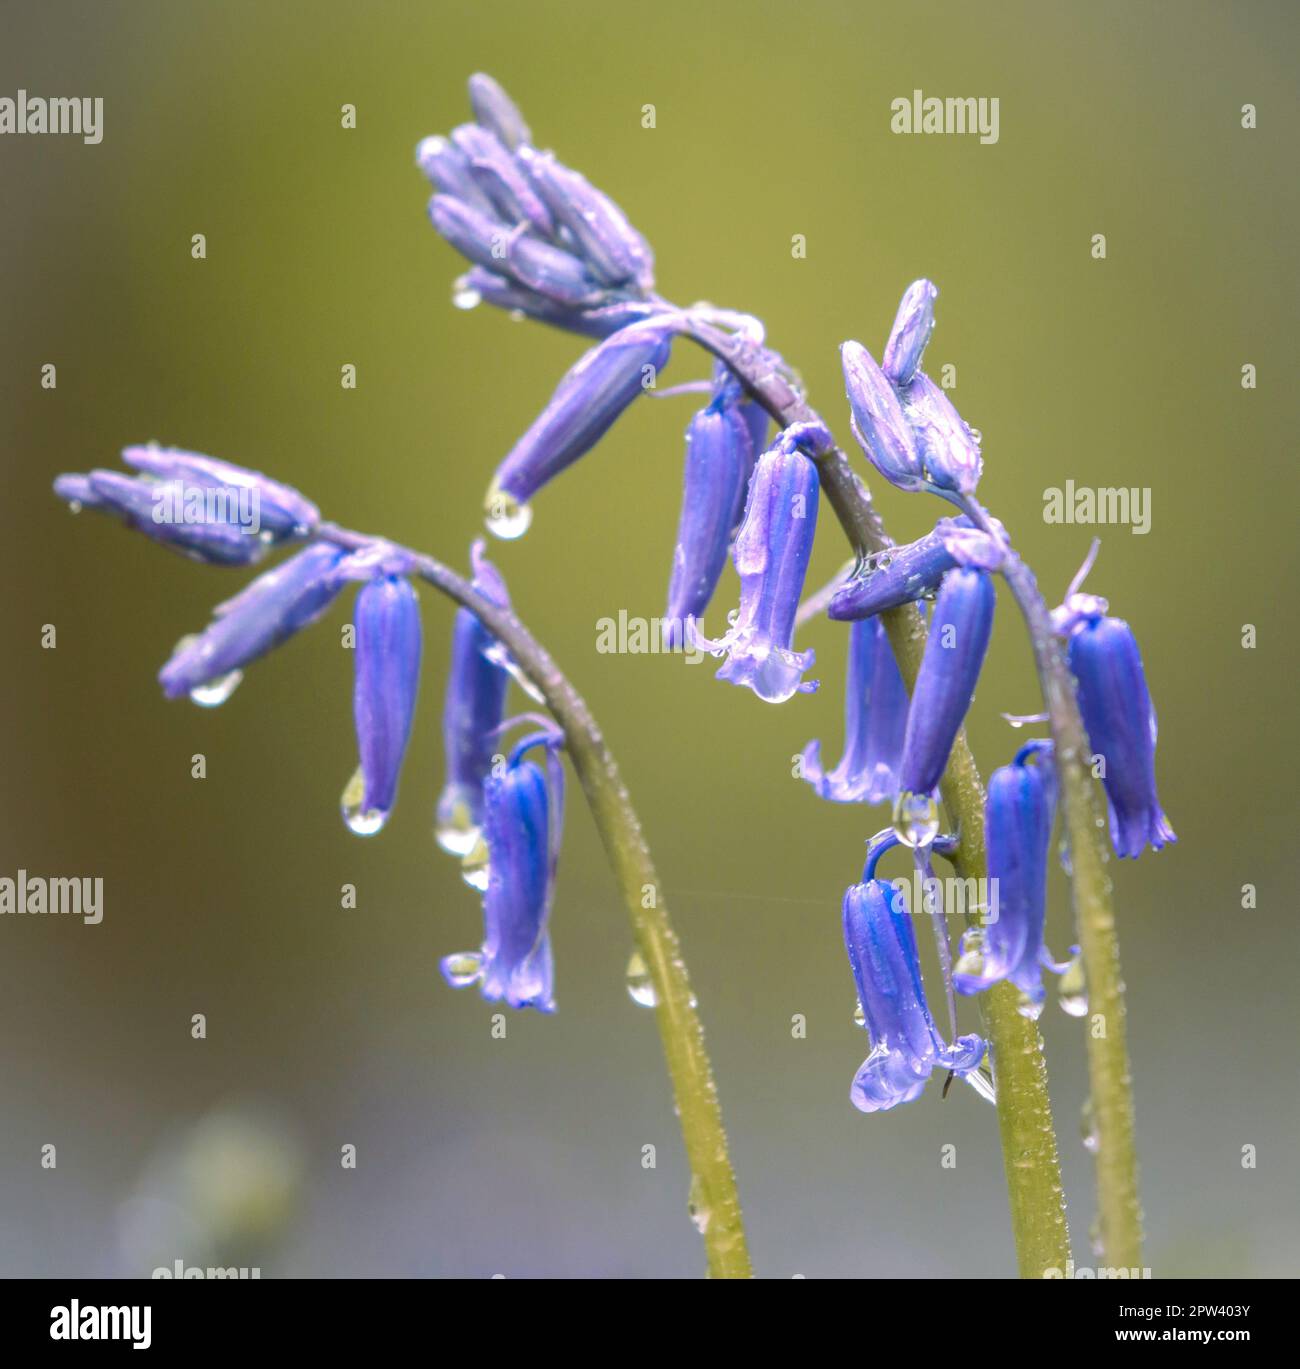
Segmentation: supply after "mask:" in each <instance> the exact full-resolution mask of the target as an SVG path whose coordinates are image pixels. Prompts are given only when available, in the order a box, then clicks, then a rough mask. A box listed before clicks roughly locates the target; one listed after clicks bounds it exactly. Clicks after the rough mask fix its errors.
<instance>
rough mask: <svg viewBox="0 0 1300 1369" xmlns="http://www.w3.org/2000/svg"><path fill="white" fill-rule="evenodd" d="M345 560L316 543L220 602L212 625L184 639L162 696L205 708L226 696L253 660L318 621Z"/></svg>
mask: <svg viewBox="0 0 1300 1369" xmlns="http://www.w3.org/2000/svg"><path fill="white" fill-rule="evenodd" d="M343 559H344V554H343V552H342V551H341V550H340V549H339V548H338V547H334V546H330V545H329V544H327V543H315V544H313V545H311V546H309V547H305V548H304V549H303V550H302V551H300V552H299V553H298V554H297V555H296V556H291V557H290V558H289V559H288V560H287V561H283V562H281V564H280V565H278V566H276V567H275V569H274V570H269V571H267V572H266V573H265V574H263V575H259V576H258V577H257V579H256V580H254V581H253V582H252V584H250V585H248V586H247V587H246V588H245V589H243V590H241V591H240V593H238V594H237V595H235V597H234V598H233V599H228V600H227V601H226V602H225V603H224V604H218V605H217V607H216V608H215V609H214V610H213V621H212V623H211V624H210V625H209V626H208V627H207V628H206V629H205V630H204V631H203V632H201V633H199V634H198V635H197V636H192V637H185V638H183V639H182V640H181V641H180V643H179V644H178V645H177V647H176V651H175V653H174V655H173V656H172V658H171V660H169V661H168V662H167V664H166V665H165V666H163V668H162V670H161V671H159V673H158V679H159V681H160V683H161V684H162V687H163V693H164V694H165V695H166V696H167V697H168V698H169V699H178V698H181V697H183V696H184V695H186V694H189V695H190V696H191V697H192V698H194V700H195V702H196V703H203V704H214V703H221V702H222V701H223V700H224V699H226V698H228V697H229V695H230V693H231V692H232V691H233V690H234V688H235V686H236V685H237V684H238V683H239V680H240V678H241V672H242V671H243V668H244V667H245V666H246V665H248V664H249V662H250V661H253V660H256V659H257V657H259V656H264V655H265V654H266V653H267V652H268V651H271V650H273V649H274V648H275V647H277V646H279V645H280V644H281V643H282V642H285V641H287V640H288V639H289V638H290V637H292V636H293V635H294V633H296V632H299V631H300V630H301V629H302V628H304V627H306V626H307V625H308V624H309V623H313V622H315V620H316V619H317V618H319V617H320V615H321V614H322V613H324V612H325V610H326V609H327V608H328V607H329V606H330V604H331V603H333V601H334V599H335V597H336V596H337V594H338V593H339V591H340V590H341V589H342V588H343V585H344V583H345V580H344V578H343V577H342V576H341V575H340V574H339V567H340V565H341V563H342V561H343Z"/></svg>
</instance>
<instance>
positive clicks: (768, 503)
mask: <svg viewBox="0 0 1300 1369" xmlns="http://www.w3.org/2000/svg"><path fill="white" fill-rule="evenodd" d="M823 434H824V429H821V428H817V429H815V430H814V429H812V428H810V427H809V426H808V425H795V426H794V427H792V428H787V429H785V430H784V431H783V432H782V433H780V434H779V435H778V436H777V439H776V443H775V445H774V446H773V447H772V448H771V449H770V450H768V451H766V452H764V453H763V455H762V456H760V457H759V459H758V464H757V465H756V466H755V468H754V475H753V478H752V479H751V480H750V482H749V495H748V498H747V500H746V503H745V519H744V522H743V523H742V524H741V527H740V532H739V533H738V534H737V535H736V544H735V549H734V552H733V557H734V560H735V564H736V571H737V573H738V574H739V576H740V609H739V611H738V612H737V614H736V616H735V620H734V622H733V624H732V627H731V630H730V631H729V632H727V633H726V635H725V636H723V637H722V638H720V639H719V640H717V641H709V640H708V639H706V638H704V637H702V636H700V635H699V634H698V633H696V634H694V638H695V640H696V641H697V642H698V644H699V645H700V646H702V647H703V648H704V649H705V650H706V651H711V652H712V653H713V654H714V655H715V656H720V655H722V654H723V653H726V655H727V660H726V661H725V662H724V663H723V665H722V666H721V667H720V668H719V670H718V672H717V678H718V679H719V680H727V681H729V682H730V683H731V684H735V685H744V686H746V687H747V688H749V689H752V690H753V691H754V693H755V694H757V695H758V697H759V698H760V699H763V700H765V701H766V702H767V703H784V702H785V700H786V699H789V698H791V697H792V696H793V695H794V694H795V693H811V692H812V691H813V690H814V689H816V688H817V683H816V681H804V680H803V674H804V672H805V671H806V670H808V669H810V668H811V666H812V664H813V661H814V660H815V659H816V656H815V653H814V652H813V651H812V650H811V649H809V650H808V651H804V652H797V651H795V650H794V647H793V638H794V623H795V614H796V613H797V611H798V608H799V598H800V595H801V594H802V592H803V584H804V576H805V574H806V573H807V570H808V559H809V557H810V556H811V555H812V546H813V538H814V535H815V533H816V529H817V499H818V485H817V467H816V466H815V465H814V464H813V462H812V460H811V459H810V458H809V457H807V456H805V455H804V453H803V452H802V451H801V450H800V444H801V443H812V442H816V441H819V440H820V439H821V437H822V435H823Z"/></svg>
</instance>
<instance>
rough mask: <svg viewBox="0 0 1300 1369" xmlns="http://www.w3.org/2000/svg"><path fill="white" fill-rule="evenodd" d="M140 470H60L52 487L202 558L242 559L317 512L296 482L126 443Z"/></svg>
mask: <svg viewBox="0 0 1300 1369" xmlns="http://www.w3.org/2000/svg"><path fill="white" fill-rule="evenodd" d="M122 457H123V459H124V460H125V461H126V463H127V464H128V465H130V466H134V467H135V468H136V469H137V470H139V471H141V472H142V474H141V475H139V476H129V475H123V474H122V473H121V472H120V471H105V470H96V471H91V472H90V473H89V474H88V475H61V476H59V477H58V479H57V480H55V482H54V492H55V494H57V495H58V496H59V498H60V499H65V500H67V501H68V503H69V504H71V505H72V507H73V509H74V510H76V509H80V508H92V509H98V510H100V511H101V512H104V513H113V514H116V515H117V516H118V517H120V518H121V519H123V520H124V521H125V522H126V524H127V526H128V527H131V528H134V529H135V530H136V531H138V532H142V533H144V534H145V536H147V537H150V538H152V539H153V540H154V541H155V542H158V543H160V544H161V545H163V546H166V547H169V548H171V549H172V550H173V551H178V552H180V553H182V554H183V555H185V556H189V557H192V558H193V559H195V560H199V561H206V562H208V563H209V564H210V565H226V566H246V565H251V564H252V563H253V562H255V561H258V560H260V559H261V558H262V556H263V555H265V553H266V551H267V548H268V547H270V546H272V545H275V544H277V543H283V542H290V541H297V540H300V539H301V538H303V537H306V536H308V534H309V533H310V532H311V531H312V529H313V528H314V527H315V526H316V524H317V523H318V522H319V519H320V513H319V511H318V510H317V508H316V506H315V505H314V504H313V503H311V502H310V501H309V500H307V499H304V498H303V496H302V495H301V494H299V493H298V491H297V490H295V489H291V488H290V487H289V486H288V485H283V484H281V483H280V482H279V481H277V480H271V479H269V478H268V477H267V476H264V475H262V474H261V473H260V472H258V471H250V470H246V469H245V468H244V467H243V466H235V465H232V464H231V463H230V462H228V461H218V460H217V459H216V458H215V457H211V456H199V455H198V454H197V453H194V452H183V451H178V450H176V449H174V448H165V447H158V446H154V445H150V446H139V447H127V448H126V450H125V451H124V452H123V453H122Z"/></svg>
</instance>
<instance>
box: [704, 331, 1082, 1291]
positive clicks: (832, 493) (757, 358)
mask: <svg viewBox="0 0 1300 1369" xmlns="http://www.w3.org/2000/svg"><path fill="white" fill-rule="evenodd" d="M689 331H690V336H691V337H692V338H693V339H694V340H695V341H696V342H698V343H699V344H700V346H702V347H704V348H705V349H706V350H707V351H709V352H711V353H713V355H715V356H717V357H718V358H719V359H720V360H722V361H724V362H726V364H727V365H728V366H730V367H731V369H732V371H733V372H734V373H735V374H736V376H737V377H738V378H739V380H740V382H741V384H743V385H744V387H745V389H746V390H747V391H748V392H749V393H750V394H751V395H753V397H754V398H755V399H756V400H758V402H759V403H760V404H762V405H763V407H764V408H765V409H766V410H767V412H768V413H769V414H771V416H772V417H773V418H774V419H775V420H776V422H777V423H778V424H779V425H780V426H781V427H788V426H790V425H791V424H794V423H810V424H821V422H822V420H821V419H820V418H819V416H818V415H817V413H816V412H815V411H814V410H813V409H812V407H811V406H810V405H809V404H808V402H807V400H806V399H805V398H804V397H803V395H802V394H801V393H800V392H799V391H798V390H797V389H796V388H795V387H794V385H793V384H792V383H791V382H790V381H789V380H788V379H787V378H786V376H785V375H784V374H783V373H782V372H781V371H780V369H779V368H777V367H774V366H772V365H771V364H770V355H771V354H770V353H767V352H765V351H764V350H763V349H761V348H756V347H753V346H752V345H746V343H745V341H744V340H743V339H741V338H738V337H734V336H732V335H729V334H727V333H724V332H722V331H720V330H719V329H717V328H715V327H713V326H712V325H711V324H709V323H706V322H703V321H700V320H695V321H693V322H692V324H691V327H690V330H689ZM811 455H812V457H813V460H814V461H815V462H816V465H817V471H818V475H819V477H820V480H821V487H822V492H823V494H825V496H826V499H827V502H828V503H829V504H830V506H831V508H832V509H833V510H834V513H835V516H836V518H837V520H838V521H839V524H840V526H841V528H842V529H843V530H844V535H845V536H846V537H847V538H848V541H849V545H850V546H851V547H852V548H853V551H854V554H855V555H856V556H857V558H858V559H859V560H865V559H866V557H868V556H871V555H873V554H877V555H878V554H879V553H881V552H885V551H888V550H889V548H891V547H892V546H893V545H894V543H893V539H892V538H890V536H889V534H888V533H887V532H886V531H885V527H884V523H883V522H882V520H881V517H880V514H879V513H878V512H877V511H876V508H875V505H874V504H873V502H872V499H871V494H870V492H869V490H868V489H867V487H866V485H865V483H864V482H863V481H862V480H861V479H860V478H859V477H858V475H857V474H856V472H855V471H854V470H853V467H852V466H851V465H850V463H849V459H848V457H847V456H846V455H845V454H844V452H843V451H842V450H841V449H840V448H839V447H837V446H835V445H834V444H833V443H832V444H828V445H826V446H825V447H823V448H821V449H820V450H817V451H815V452H812V453H811ZM881 619H882V621H883V622H884V625H885V631H886V632H887V633H888V635H889V640H890V644H891V645H892V647H893V649H894V655H895V657H896V658H897V660H898V665H899V669H900V670H901V671H902V674H903V680H904V683H905V684H906V685H907V688H908V692H909V693H911V691H912V690H913V689H914V687H915V685H916V676H917V672H918V671H919V670H920V666H921V657H922V655H923V654H924V651H925V642H926V627H925V621H924V619H923V618H922V617H921V613H920V611H919V609H918V608H917V606H916V605H915V604H904V605H902V606H900V607H898V608H893V609H889V610H887V611H885V612H883V613H882V614H881ZM939 792H940V795H941V797H942V799H943V803H944V808H945V809H946V811H947V814H948V819H949V824H950V826H951V828H952V829H953V830H954V831H955V832H956V833H957V836H958V845H957V847H956V849H955V851H954V852H953V854H952V862H953V865H954V867H955V869H956V871H957V873H958V875H959V876H960V877H961V878H962V879H975V880H981V881H982V880H984V879H986V878H987V864H986V856H985V848H984V786H983V784H982V783H981V780H980V774H979V769H978V767H977V766H976V764H975V757H974V756H973V755H972V753H971V750H970V747H969V746H968V745H967V742H966V733H965V730H964V729H962V730H961V731H959V732H958V733H957V737H956V739H955V741H954V742H953V747H952V751H951V753H950V755H949V757H948V766H947V769H946V770H945V771H944V775H943V778H942V780H941V781H940V785H939ZM1018 1004H1019V995H1018V994H1017V992H1016V991H1015V989H1013V988H1012V987H1011V986H1009V985H1007V984H999V985H997V986H996V987H995V988H993V989H991V990H989V991H988V992H986V993H983V994H981V995H980V1005H981V1015H982V1018H983V1028H984V1034H985V1036H986V1037H987V1038H988V1041H989V1043H990V1046H991V1048H992V1053H993V1059H994V1061H995V1067H996V1070H997V1087H998V1105H997V1113H998V1128H999V1132H1000V1136H1001V1142H1002V1159H1003V1165H1004V1168H1005V1170H1006V1179H1007V1197H1008V1204H1009V1208H1010V1215H1011V1228H1012V1233H1013V1236H1014V1239H1015V1246H1016V1259H1017V1264H1018V1267H1019V1271H1020V1274H1021V1277H1022V1278H1042V1277H1043V1275H1044V1273H1045V1271H1047V1270H1049V1269H1060V1270H1063V1269H1065V1268H1066V1265H1067V1263H1068V1262H1069V1260H1070V1259H1071V1254H1070V1235H1069V1228H1068V1226H1067V1224H1066V1217H1065V1194H1064V1190H1063V1188H1062V1185H1061V1165H1060V1157H1059V1154H1058V1151H1057V1143H1056V1131H1055V1128H1054V1125H1053V1120H1052V1104H1051V1099H1050V1097H1049V1095H1048V1089H1047V1064H1046V1061H1045V1059H1044V1057H1043V1041H1042V1036H1041V1035H1040V1033H1039V1030H1038V1025H1037V1023H1036V1022H1034V1021H1032V1020H1031V1019H1029V1018H1026V1017H1023V1016H1021V1014H1020V1012H1019V1008H1018Z"/></svg>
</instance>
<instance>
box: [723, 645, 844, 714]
mask: <svg viewBox="0 0 1300 1369" xmlns="http://www.w3.org/2000/svg"><path fill="white" fill-rule="evenodd" d="M816 659H817V653H816V652H815V651H814V650H813V649H812V648H811V647H810V648H809V649H808V650H807V651H786V650H785V648H784V647H779V646H774V645H772V644H771V643H761V644H759V643H756V644H754V645H752V646H749V647H745V646H740V645H737V646H733V647H732V649H731V655H730V657H729V658H728V660H727V661H726V662H725V663H724V664H723V665H722V666H721V667H720V668H719V670H718V673H717V678H718V679H719V680H726V681H727V682H728V683H729V684H734V685H743V686H744V687H745V688H746V689H752V690H753V691H754V693H755V694H757V695H758V697H759V698H760V699H762V700H763V702H764V703H769V704H783V703H785V702H786V700H788V699H792V698H794V696H795V695H796V694H812V693H814V692H815V691H816V690H817V689H818V688H819V686H820V683H821V682H820V681H819V680H805V679H804V678H803V675H804V672H805V671H807V670H811V669H812V666H813V662H814V661H815V660H816Z"/></svg>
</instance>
